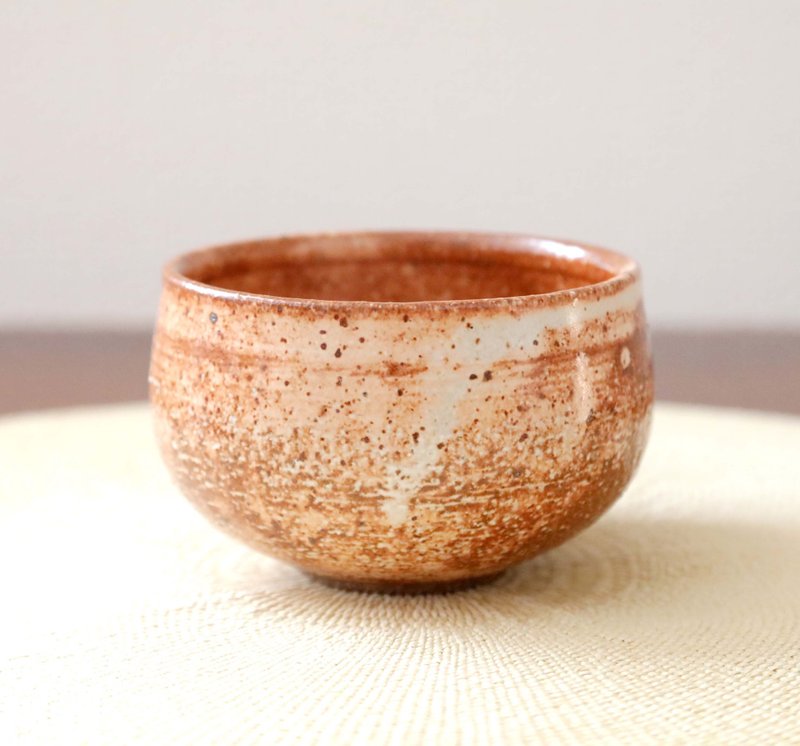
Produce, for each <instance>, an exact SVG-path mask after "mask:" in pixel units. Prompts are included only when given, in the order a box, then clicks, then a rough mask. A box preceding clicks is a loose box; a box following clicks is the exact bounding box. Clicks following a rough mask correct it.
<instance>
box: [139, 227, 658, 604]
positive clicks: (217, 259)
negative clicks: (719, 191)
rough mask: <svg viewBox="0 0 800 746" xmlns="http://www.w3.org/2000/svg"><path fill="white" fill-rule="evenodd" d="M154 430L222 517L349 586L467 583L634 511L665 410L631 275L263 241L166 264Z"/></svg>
mask: <svg viewBox="0 0 800 746" xmlns="http://www.w3.org/2000/svg"><path fill="white" fill-rule="evenodd" d="M150 389H151V398H152V401H153V404H154V409H155V417H156V425H157V433H158V438H159V441H160V445H161V449H162V452H163V454H164V458H165V460H166V463H167V465H168V467H169V469H170V471H171V472H172V474H173V476H174V478H175V479H176V480H177V482H178V484H179V486H180V487H181V489H182V490H183V492H184V493H185V494H186V495H187V496H188V497H189V499H190V500H191V501H192V502H193V503H194V504H195V505H196V506H197V507H198V508H199V509H200V511H201V512H203V513H204V514H205V515H206V516H207V517H208V518H209V519H210V520H211V521H212V522H213V523H215V524H216V525H218V526H219V527H221V528H222V529H223V530H225V531H227V532H228V533H230V534H232V535H233V536H235V537H237V538H239V539H241V540H242V541H245V542H247V543H248V544H250V545H251V546H253V547H255V548H256V549H259V550H261V551H263V552H265V553H267V554H270V555H273V556H276V557H279V558H281V559H283V560H286V561H288V562H291V563H294V564H295V565H297V566H298V567H300V568H302V569H303V570H305V571H306V572H308V573H310V574H312V575H315V576H319V577H324V578H326V579H328V580H329V581H331V582H334V583H337V584H338V585H339V586H342V587H348V588H364V589H368V590H394V591H406V592H408V591H414V590H425V591H429V590H431V589H436V588H437V587H439V588H442V589H452V588H454V587H463V586H464V585H465V584H468V583H469V581H470V580H474V581H475V582H478V581H480V580H481V579H484V578H486V577H487V576H492V575H496V574H497V573H499V572H501V571H502V570H504V569H506V568H508V567H510V566H511V565H514V564H516V563H518V562H520V561H522V560H525V559H527V558H529V557H532V556H534V555H535V554H538V553H539V552H542V551H544V550H546V549H548V548H551V547H553V546H556V545H557V544H560V543H561V542H563V541H564V540H565V539H567V538H569V537H570V536H572V535H573V534H575V533H576V532H577V531H579V530H581V529H582V528H584V527H586V526H588V525H589V524H590V523H591V522H592V521H594V520H595V519H596V518H597V517H598V516H599V515H600V514H601V513H603V511H605V510H606V509H607V508H608V507H609V506H610V505H611V503H612V502H613V501H614V500H615V499H616V498H617V497H618V496H619V495H620V493H621V492H622V490H623V489H624V487H625V485H626V484H627V483H628V481H629V479H630V477H631V475H632V473H633V471H634V469H635V467H636V465H637V463H638V461H639V458H640V456H641V453H642V450H643V448H644V444H645V441H646V438H647V432H648V426H649V419H650V408H651V403H652V396H653V385H652V366H651V356H650V349H649V341H648V337H647V332H646V324H645V318H644V312H643V307H642V300H641V281H640V278H639V271H638V268H637V267H636V265H635V263H633V262H632V261H630V260H629V259H627V258H625V257H623V256H621V255H619V254H616V253H613V252H610V251H607V250H605V249H599V248H595V247H589V246H585V245H578V244H575V243H571V242H564V241H553V240H549V239H540V238H534V237H530V236H519V235H503V234H491V235H490V234H457V233H357V234H325V235H317V236H297V237H284V238H275V239H268V240H263V241H254V242H250V243H242V244H235V245H231V246H224V247H219V248H213V249H208V250H205V251H199V252H195V253H192V254H187V255H185V256H183V257H181V258H179V259H177V260H176V261H174V262H172V263H171V264H170V265H169V266H168V267H167V268H166V270H165V274H164V290H163V295H162V300H161V307H160V314H159V320H158V325H157V329H156V333H155V339H154V344H153V358H152V364H151V373H150Z"/></svg>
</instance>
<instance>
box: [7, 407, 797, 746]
mask: <svg viewBox="0 0 800 746" xmlns="http://www.w3.org/2000/svg"><path fill="white" fill-rule="evenodd" d="M0 555H1V556H0V560H1V561H2V565H1V566H2V568H3V600H4V612H3V614H2V621H0V625H2V635H1V636H0V644H1V645H2V647H3V651H2V652H3V656H2V663H0V666H2V670H1V671H0V742H2V743H4V744H8V743H16V742H23V743H28V742H34V743H46V744H53V743H63V742H68V743H79V742H80V743H109V744H123V743H131V742H142V743H148V744H153V743H168V744H179V743H180V744H200V743H213V744H222V743H271V742H279V743H324V744H327V743H342V744H357V743H368V744H383V743H390V744H417V743H426V744H472V743H474V744H503V743H511V744H513V743H538V742H543V743H559V744H561V743H587V742H598V741H602V742H609V743H633V744H642V743H650V742H656V743H689V742H690V743H725V744H734V743H743V744H744V743H747V744H752V743H765V744H766V743H770V744H774V743H784V742H795V743H800V420H798V419H792V418H788V417H780V416H773V415H761V414H746V413H741V412H735V411H725V410H712V409H696V408H688V407H675V406H664V405H661V406H660V407H659V408H658V409H657V414H656V417H655V423H654V430H653V435H652V440H651V443H650V447H649V450H648V452H647V455H646V457H645V461H644V464H643V465H642V468H641V470H640V472H639V475H638V476H637V478H636V480H635V482H634V484H633V485H632V486H631V488H630V489H629V490H628V492H627V494H626V495H625V496H624V497H623V498H622V499H621V500H620V502H619V503H618V504H617V505H616V506H615V507H614V509H613V510H612V511H611V512H610V513H609V514H608V515H606V516H605V517H604V518H602V519H601V520H600V522H599V523H598V524H597V525H595V526H594V527H593V528H591V529H589V530H588V531H586V532H585V533H584V534H582V535H581V536H579V537H577V538H575V539H573V540H572V541H571V542H569V543H567V544H566V545H564V546H563V547H561V548H559V549H556V550H554V551H552V552H551V553H549V554H548V555H545V556H543V557H541V558H539V559H537V560H534V561H533V562H529V563H527V564H526V565H524V566H522V567H520V568H518V569H516V570H514V571H512V572H510V573H509V574H508V575H507V576H505V577H504V578H502V579H501V580H500V581H498V582H497V583H495V584H494V585H492V586H488V587H484V588H480V589H477V590H474V591H468V592H464V593H459V594H453V595H450V596H438V597H437V596H425V597H416V598H409V597H381V596H375V595H365V594H357V593H348V592H345V591H337V590H332V589H330V588H326V587H323V586H320V585H317V584H315V583H313V582H311V581H309V580H307V579H306V578H305V577H304V576H303V575H301V574H300V573H298V572H297V571H295V570H293V569H291V568H289V567H286V566H284V565H282V564H280V563H278V562H276V561H273V560H271V559H268V558H266V557H262V556H260V555H258V554H255V553H253V552H251V551H250V550H248V549H245V548H243V547H240V546H239V545H237V544H236V543H234V542H233V541H231V540H228V539H227V538H226V537H224V536H222V535H221V534H219V533H217V532H216V531H215V530H214V529H212V528H211V527H209V526H207V525H206V523H205V521H204V520H203V519H202V518H200V517H199V516H198V515H196V514H195V513H194V512H193V510H192V509H191V508H190V506H189V505H188V503H186V502H185V501H184V500H183V498H182V497H180V496H179V494H178V493H177V491H176V490H175V489H174V488H173V487H172V486H171V485H170V483H169V481H168V478H167V475H166V473H165V471H164V469H163V467H162V465H161V463H160V460H159V457H158V455H157V453H156V450H155V447H154V444H153V439H152V437H151V432H150V423H149V415H148V412H147V409H146V408H145V407H144V406H143V405H136V406H126V407H114V408H103V409H94V410H83V411H73V412H61V413H46V414H40V415H31V416H22V417H15V418H7V419H5V420H4V421H2V422H1V423H0Z"/></svg>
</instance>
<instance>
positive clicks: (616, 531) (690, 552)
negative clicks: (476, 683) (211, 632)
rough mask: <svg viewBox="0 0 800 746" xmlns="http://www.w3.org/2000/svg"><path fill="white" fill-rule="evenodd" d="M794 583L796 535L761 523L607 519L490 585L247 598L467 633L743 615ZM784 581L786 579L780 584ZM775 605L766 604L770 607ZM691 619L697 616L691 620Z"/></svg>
mask: <svg viewBox="0 0 800 746" xmlns="http://www.w3.org/2000/svg"><path fill="white" fill-rule="evenodd" d="M787 573H791V574H793V575H794V577H800V536H797V535H796V533H792V532H789V531H783V530H781V529H780V528H777V527H775V526H771V525H763V524H742V523H725V522H696V521H689V520H686V521H682V520H675V519H670V520H661V521H658V520H654V519H641V518H623V517H620V518H608V519H606V520H603V521H601V522H600V523H599V524H597V525H596V526H594V527H592V528H591V529H589V530H587V531H585V532H584V533H582V534H580V535H579V536H577V537H575V538H574V539H572V540H571V541H569V542H567V543H566V544H564V545H563V546H561V547H558V548H556V549H554V550H552V551H550V552H548V553H547V554H544V555H542V556H540V557H537V558H535V559H533V560H530V561H528V562H526V563H523V564H522V565H519V566H517V567H515V568H512V569H511V570H509V571H508V572H507V573H505V575H503V576H501V577H500V578H499V579H498V580H497V581H495V582H494V583H492V584H489V585H485V586H481V587H478V588H474V589H472V590H465V591H462V592H457V593H450V594H445V595H425V596H385V595H379V594H374V593H360V592H353V591H343V590H336V589H332V588H329V587H326V586H323V585H321V584H318V583H316V582H314V581H311V580H308V579H306V578H305V577H304V576H302V575H301V574H300V573H299V572H298V573H297V578H296V583H294V584H292V585H291V586H289V587H287V585H288V584H284V586H283V588H282V589H281V590H278V591H273V592H268V591H267V592H264V593H255V594H254V595H253V596H251V597H250V601H251V602H253V604H254V605H253V609H254V611H255V612H256V613H257V614H268V615H271V616H272V615H277V616H278V617H285V616H294V615H297V616H300V617H302V618H303V620H304V621H305V622H306V623H308V624H312V625H313V624H323V625H326V626H327V625H335V626H336V627H341V628H352V629H358V628H359V626H361V625H363V624H364V623H369V624H370V625H372V626H375V625H376V624H381V625H385V626H387V627H398V626H404V625H408V624H417V623H424V624H425V625H426V626H427V627H428V628H430V627H436V626H439V625H444V626H445V627H452V626H453V625H464V624H466V625H468V626H469V628H470V629H472V630H475V629H477V628H480V627H481V626H483V625H486V624H488V625H489V626H496V625H497V623H498V621H499V620H500V619H501V618H505V619H507V620H516V621H525V622H528V623H532V622H533V621H535V620H539V621H543V620H545V619H548V618H550V617H552V616H554V615H556V616H559V617H561V618H562V619H563V618H564V617H565V616H570V617H576V616H578V615H586V616H587V618H592V619H593V620H595V622H597V621H598V620H600V619H605V620H606V621H613V622H614V623H615V624H618V623H619V622H620V621H621V620H624V619H626V618H630V619H631V620H634V621H635V622H636V623H637V624H641V623H653V624H658V623H659V621H660V620H663V619H664V618H665V615H670V614H675V613H679V614H682V615H684V617H685V619H686V620H687V621H689V620H690V619H691V617H692V615H695V616H698V615H699V616H702V617H703V618H704V619H706V618H708V619H713V615H714V613H715V611H718V612H719V613H724V614H730V613H739V614H743V615H745V616H747V615H752V613H753V610H754V608H756V607H757V606H758V604H759V599H760V598H761V599H764V600H766V599H767V598H769V599H770V600H773V601H774V594H775V593H776V592H778V593H785V592H786V588H787V587H790V586H787V581H788V577H787ZM789 577H790V576H789ZM773 605H774V603H773ZM698 620H699V617H698Z"/></svg>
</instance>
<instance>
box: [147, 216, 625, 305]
mask: <svg viewBox="0 0 800 746" xmlns="http://www.w3.org/2000/svg"><path fill="white" fill-rule="evenodd" d="M338 238H341V239H351V240H352V239H361V240H370V239H393V238H394V239H399V240H408V239H428V240H435V241H444V242H446V241H461V242H467V243H470V242H473V243H481V244H482V245H484V246H486V243H487V242H490V243H491V242H494V243H496V244H497V246H496V248H497V249H500V248H504V249H506V250H508V249H514V250H516V251H518V252H520V253H523V252H526V251H527V252H531V253H537V254H542V255H546V256H552V257H556V258H558V259H561V260H565V261H567V262H578V261H580V260H583V261H584V262H588V263H590V264H593V265H594V266H595V267H597V268H600V269H603V270H605V271H607V272H610V273H612V274H611V276H610V277H607V278H605V279H603V280H600V281H598V282H587V283H586V284H583V285H579V286H577V287H574V288H566V289H561V290H553V291H549V292H545V293H535V294H530V295H512V296H497V297H489V298H463V299H453V300H441V299H431V300H414V301H370V300H336V299H322V298H298V297H291V296H281V295H270V294H266V293H253V292H248V291H243V290H233V289H229V288H223V287H220V286H218V285H213V284H209V283H205V282H201V281H199V280H195V279H192V278H191V277H189V276H188V275H187V274H186V273H187V271H188V269H189V265H191V264H192V263H200V262H202V261H208V260H209V259H212V258H214V257H221V256H223V255H224V254H225V253H228V252H232V251H241V250H243V249H246V248H247V247H253V248H255V247H264V246H265V245H269V244H270V243H275V244H276V245H277V244H278V243H279V242H287V241H289V242H291V241H297V242H309V241H314V240H331V239H338ZM640 279H641V269H640V267H639V264H638V263H637V262H636V261H635V260H634V259H632V258H631V257H629V256H627V255H625V254H622V253H620V252H618V251H614V250H612V249H608V248H605V247H602V246H597V245H595V244H590V243H586V242H584V241H574V240H570V239H563V238H552V237H549V236H540V235H538V234H532V233H517V232H496V231H485V232H484V231H448V230H363V231H361V230H358V231H332V232H316V233H287V234H276V235H273V236H265V237H259V238H255V239H249V240H241V241H234V242H229V243H222V244H214V245H211V246H208V247H205V248H200V249H195V250H192V251H187V252H184V253H181V254H179V255H177V256H175V257H173V258H172V259H171V260H169V261H168V262H167V263H166V265H165V266H164V268H163V271H162V280H163V283H164V285H165V286H167V285H169V286H173V287H178V288H181V289H183V290H186V291H188V292H191V293H195V294H198V295H203V296H207V297H211V298H214V299H218V300H227V301H234V302H236V301H238V302H242V303H251V304H253V303H255V304H259V305H265V306H271V307H278V306H279V307H281V308H282V307H288V308H298V309H311V310H317V311H328V310H331V309H343V308H350V309H354V310H355V309H373V310H403V311H406V312H407V311H409V310H414V309H417V310H420V311H425V310H429V311H430V310H437V309H438V310H452V309H455V310H481V309H496V308H498V307H509V306H512V307H513V306H518V305H526V306H554V305H563V304H567V303H575V302H580V301H581V300H583V301H587V302H588V301H594V300H598V299H600V298H602V297H606V296H609V295H613V294H614V293H617V292H619V291H621V290H623V289H624V288H625V287H627V286H629V285H631V284H633V283H634V282H637V281H639V280H640Z"/></svg>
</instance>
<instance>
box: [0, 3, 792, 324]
mask: <svg viewBox="0 0 800 746" xmlns="http://www.w3.org/2000/svg"><path fill="white" fill-rule="evenodd" d="M798 39H800V2H797V0H769V1H768V2H763V1H756V0H727V1H725V2H723V1H722V0H719V1H716V2H709V1H708V0H701V1H700V2H698V1H697V0H672V1H671V2H668V3H661V2H659V3H656V2H620V1H619V0H616V1H615V0H604V2H602V3H601V2H593V1H592V0H583V1H580V2H577V1H574V0H573V1H572V2H565V1H563V0H554V1H553V2H540V1H534V0H529V1H527V2H519V1H516V0H506V1H504V2H500V3H498V2H491V1H490V0H460V1H459V2H415V3H398V2H389V1H388V0H381V1H377V0H356V1H355V2H341V3H331V2H322V1H321V0H306V1H305V2H243V1H242V0H234V1H229V2H224V3H223V2H219V3H191V2H188V0H166V1H165V0H139V2H136V3H112V2H100V1H99V0H80V1H77V0H62V1H60V2H56V1H55V0H50V1H49V2H38V1H36V0H26V2H4V3H2V4H0V95H1V96H2V102H3V116H2V128H1V131H2V136H1V139H0V143H1V145H0V192H1V193H2V196H3V198H2V201H1V202H0V252H2V273H0V277H2V281H1V282H0V285H1V287H0V325H6V326H11V325H15V326H20V325H23V326H24V325H39V326H42V325H48V326H142V325H146V324H149V323H151V320H152V318H153V314H154V312H155V304H156V299H157V294H158V279H159V267H160V265H161V263H162V262H163V261H164V260H165V259H166V258H168V257H169V256H170V255H172V254H174V253H176V252H178V251H182V250H184V249H187V248H193V247H195V246H200V245H204V244H209V243H214V242H220V241H225V240H232V239H237V238H247V237H252V236H257V235H261V234H270V233H278V232H293V231H306V230H311V231H315V230H324V229H345V228H365V227H372V228H380V227H429V228H460V229H469V228H473V229H502V230H511V231H528V230H530V231H535V232H539V233H543V234H546V235H555V236H567V237H572V238H581V239H586V240H590V241H593V242H596V243H601V244H606V245H609V246H612V247H617V248H620V249H622V250H624V251H627V252H629V253H631V254H633V255H635V256H637V257H638V258H639V259H640V260H641V262H642V264H643V265H644V269H645V277H646V288H647V293H648V301H649V309H650V314H651V318H652V320H653V321H654V323H655V324H657V325H661V326H664V325H672V326H690V327H701V326H718V325H727V326H734V325H739V326H741V325H748V326H753V325H755V326H767V325H770V326H792V325H795V326H796V325H799V324H800V291H798V288H800V96H799V95H798V90H800V87H798V80H799V79H800V76H799V75H798V74H799V73H800V43H799V42H798Z"/></svg>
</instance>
